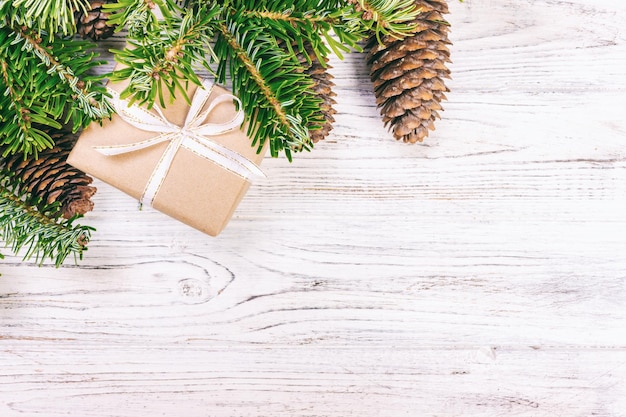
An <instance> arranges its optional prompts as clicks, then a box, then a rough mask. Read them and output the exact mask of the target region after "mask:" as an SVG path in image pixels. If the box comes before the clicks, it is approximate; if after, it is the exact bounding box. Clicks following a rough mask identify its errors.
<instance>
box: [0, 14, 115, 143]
mask: <svg viewBox="0 0 626 417" xmlns="http://www.w3.org/2000/svg"><path fill="white" fill-rule="evenodd" d="M91 45H92V44H89V43H88V42H84V41H76V40H66V39H60V38H52V39H50V38H47V37H43V38H42V37H41V36H40V35H39V34H38V33H37V32H35V31H33V30H30V29H28V28H26V27H21V26H20V27H16V26H8V25H0V72H1V76H0V89H2V90H4V91H5V94H4V95H3V96H0V121H2V124H0V144H2V145H4V146H3V147H4V155H7V154H9V153H16V152H22V153H24V155H29V154H35V155H36V154H37V152H38V151H40V150H42V149H45V148H49V147H50V146H52V141H51V140H50V137H49V135H48V134H47V133H45V132H43V131H42V130H40V129H37V128H34V127H33V124H40V125H43V126H49V127H52V128H59V127H60V124H59V122H58V121H59V120H60V119H62V118H63V117H65V121H66V122H67V121H69V120H70V119H71V120H72V123H73V125H74V128H75V129H76V130H77V129H79V128H80V127H84V126H86V125H87V123H88V122H89V121H91V120H93V119H101V118H103V117H107V116H108V115H109V114H110V112H111V107H110V104H109V103H108V101H107V100H106V98H105V96H104V92H105V90H104V87H103V86H102V85H101V84H100V81H99V79H100V78H101V77H95V76H90V75H88V74H87V71H88V70H90V69H91V68H93V67H94V66H96V65H99V64H100V62H99V61H97V60H95V59H94V58H95V57H96V54H95V53H93V52H88V48H90V47H91ZM66 63H69V64H66ZM69 65H72V67H70V66H69ZM50 75H55V76H54V77H51V76H50ZM59 80H60V82H59Z"/></svg>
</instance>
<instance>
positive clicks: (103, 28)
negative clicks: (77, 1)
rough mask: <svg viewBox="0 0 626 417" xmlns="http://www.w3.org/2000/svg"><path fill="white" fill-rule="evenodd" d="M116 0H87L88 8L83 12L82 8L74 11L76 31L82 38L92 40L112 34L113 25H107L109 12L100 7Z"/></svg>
mask: <svg viewBox="0 0 626 417" xmlns="http://www.w3.org/2000/svg"><path fill="white" fill-rule="evenodd" d="M115 1H116V0H89V3H90V6H89V7H90V8H89V10H88V11H87V12H86V13H85V12H84V11H83V10H79V11H76V12H74V21H75V22H76V31H77V32H78V34H79V35H80V36H81V37H82V38H83V39H87V38H90V39H92V40H94V41H99V40H101V39H106V38H108V37H110V36H111V35H113V32H114V31H115V27H114V26H109V24H108V22H107V21H108V19H109V14H108V13H106V12H105V11H104V10H103V9H102V5H104V4H109V3H115Z"/></svg>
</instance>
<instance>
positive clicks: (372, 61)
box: [367, 0, 450, 143]
mask: <svg viewBox="0 0 626 417" xmlns="http://www.w3.org/2000/svg"><path fill="white" fill-rule="evenodd" d="M415 4H416V6H417V7H418V9H420V11H421V12H420V14H419V15H418V16H417V18H416V20H415V21H414V22H413V23H414V24H416V27H415V31H414V34H413V35H412V36H408V37H405V38H403V39H397V38H394V37H392V36H386V37H384V38H383V39H382V44H380V43H378V40H377V39H376V37H375V36H372V37H371V38H370V39H369V41H368V44H367V48H368V49H369V52H368V56H367V62H368V64H369V65H370V78H371V80H372V82H373V83H374V95H375V96H376V104H377V105H378V107H379V108H380V113H381V115H382V117H383V122H384V123H385V126H388V125H391V129H392V130H393V135H394V136H395V138H396V139H398V140H400V139H401V140H402V141H404V142H410V143H415V142H422V141H423V140H424V138H425V137H427V136H428V133H429V131H430V130H434V129H435V123H434V122H435V119H437V118H439V117H440V116H439V113H438V111H439V110H443V108H442V107H441V104H440V103H441V101H442V100H445V99H446V96H445V94H444V93H445V92H446V91H450V90H448V88H447V87H446V85H445V83H444V81H443V80H444V79H446V78H450V70H448V68H447V66H446V63H447V62H450V50H449V49H448V45H449V44H450V41H449V40H448V27H449V25H448V23H447V22H446V21H445V20H444V18H443V14H446V13H448V6H447V3H446V1H445V0H416V1H415Z"/></svg>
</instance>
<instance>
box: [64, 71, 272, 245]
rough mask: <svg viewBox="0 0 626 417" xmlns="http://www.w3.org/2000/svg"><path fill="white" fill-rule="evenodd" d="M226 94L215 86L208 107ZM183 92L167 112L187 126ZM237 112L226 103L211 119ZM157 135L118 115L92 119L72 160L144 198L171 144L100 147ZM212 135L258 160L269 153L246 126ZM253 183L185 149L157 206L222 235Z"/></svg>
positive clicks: (223, 119) (114, 86) (192, 86)
mask: <svg viewBox="0 0 626 417" xmlns="http://www.w3.org/2000/svg"><path fill="white" fill-rule="evenodd" d="M109 87H110V88H112V89H114V90H116V91H118V92H121V91H122V89H123V88H124V87H125V83H110V84H109ZM196 88H197V86H196V85H195V84H192V83H190V87H189V89H188V91H187V93H188V95H189V97H190V98H192V97H193V94H194V92H195V90H196ZM226 93H228V91H227V90H225V89H224V88H222V87H220V86H217V85H214V86H213V89H212V90H211V95H210V96H209V100H207V104H206V106H205V108H206V107H208V105H209V104H210V103H211V101H213V100H214V98H215V97H217V96H218V95H220V94H226ZM177 97H178V99H177V100H175V102H174V103H173V104H168V105H167V107H166V108H165V109H163V113H164V115H165V117H166V118H167V120H169V121H170V122H171V123H174V124H177V125H179V126H181V125H183V124H184V122H185V117H186V116H187V112H188V110H189V105H188V104H187V102H186V101H185V100H184V99H183V98H182V97H179V96H177ZM166 100H169V97H166ZM166 103H169V101H166ZM203 110H204V109H203ZM234 113H235V105H234V103H233V104H231V103H230V102H227V103H222V104H220V105H218V106H216V107H215V109H214V110H213V111H212V112H211V113H210V114H209V115H208V117H207V119H206V122H211V123H223V122H226V121H228V120H230V119H232V117H233V115H234ZM156 135H157V134H156V133H154V132H146V131H142V130H139V129H137V128H135V127H133V126H131V125H129V124H128V123H126V122H125V121H124V120H122V119H121V118H120V117H119V116H117V115H113V117H112V119H111V120H105V121H104V122H103V123H102V126H100V125H99V124H98V123H91V124H90V125H89V126H88V127H87V128H86V129H85V130H84V131H83V133H82V134H81V136H80V138H79V140H78V142H77V143H76V146H75V147H74V149H73V150H72V152H71V153H70V155H69V157H68V163H69V164H71V165H73V166H74V167H76V168H78V169H81V170H83V171H85V172H86V173H88V174H90V175H93V176H94V177H96V178H98V179H100V180H102V181H104V182H106V183H108V184H110V185H112V186H114V187H116V188H118V189H119V190H121V191H123V192H125V193H126V194H128V195H130V196H132V197H134V198H136V199H138V200H139V199H140V198H141V195H142V193H143V190H144V187H145V185H146V183H147V182H148V180H149V178H150V175H151V173H152V171H153V170H154V167H155V166H156V164H157V162H158V160H159V158H160V157H161V155H162V154H163V152H164V150H165V148H166V146H167V143H160V144H157V145H154V146H152V147H150V148H146V149H142V150H138V151H135V152H130V153H127V154H122V155H115V156H106V155H103V154H101V153H100V152H98V151H96V150H95V149H94V147H96V146H111V145H123V144H130V143H134V142H138V141H142V140H146V139H149V138H152V137H154V136H156ZM210 140H212V141H214V142H216V143H219V144H220V145H223V146H226V147H227V148H229V149H231V150H234V151H235V152H237V153H239V154H241V155H242V156H244V157H246V158H247V159H249V160H251V161H252V162H254V163H255V164H257V165H259V164H260V163H261V160H262V159H263V156H264V152H262V153H259V154H257V153H256V147H254V148H253V147H252V146H250V145H251V144H250V139H249V138H248V137H247V136H246V134H245V133H244V131H242V130H235V131H232V132H228V133H225V134H222V135H216V136H211V137H210ZM249 185H250V183H249V182H248V181H246V180H245V179H243V178H241V177H240V176H238V175H237V174H234V173H232V172H230V171H228V170H226V169H224V168H222V167H220V166H218V165H216V164H215V163H213V162H211V161H208V160H206V159H204V158H202V157H200V156H198V155H196V154H194V153H193V152H191V151H189V150H187V149H184V148H180V149H179V150H178V152H177V154H176V156H175V158H174V161H173V162H172V165H171V168H170V170H169V172H168V174H167V176H166V177H165V180H164V182H163V184H162V186H161V188H160V190H159V192H158V194H157V195H156V198H155V200H154V203H153V207H154V208H155V209H157V210H159V211H161V212H163V213H165V214H167V215H169V216H171V217H173V218H175V219H177V220H180V221H181V222H183V223H185V224H187V225H189V226H191V227H194V228H196V229H198V230H200V231H202V232H204V233H207V234H209V235H211V236H217V235H218V234H219V233H220V232H221V231H222V230H223V229H224V227H226V224H227V223H228V221H229V220H230V218H231V217H232V215H233V213H234V211H235V209H236V208H237V205H238V204H239V202H240V201H241V199H242V198H243V196H244V194H245V193H246V191H247V190H248V187H249Z"/></svg>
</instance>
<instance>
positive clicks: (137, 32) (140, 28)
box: [102, 0, 180, 39]
mask: <svg viewBox="0 0 626 417" xmlns="http://www.w3.org/2000/svg"><path fill="white" fill-rule="evenodd" d="M102 7H103V9H104V10H106V11H107V13H109V17H108V19H107V20H108V24H109V25H111V26H115V27H116V29H115V31H116V32H119V31H121V30H122V29H124V27H126V28H127V30H128V34H129V36H130V37H132V38H135V39H142V38H144V37H146V36H147V35H148V34H150V33H154V32H158V31H159V30H160V28H159V26H160V24H159V20H158V19H157V16H156V15H155V13H154V10H155V9H156V8H157V7H158V8H159V10H160V12H161V15H163V16H165V17H166V18H168V19H169V18H171V17H172V13H173V12H175V11H180V10H179V9H178V6H177V5H176V3H175V2H174V1H172V0H119V1H118V2H117V3H110V4H103V5H102Z"/></svg>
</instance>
